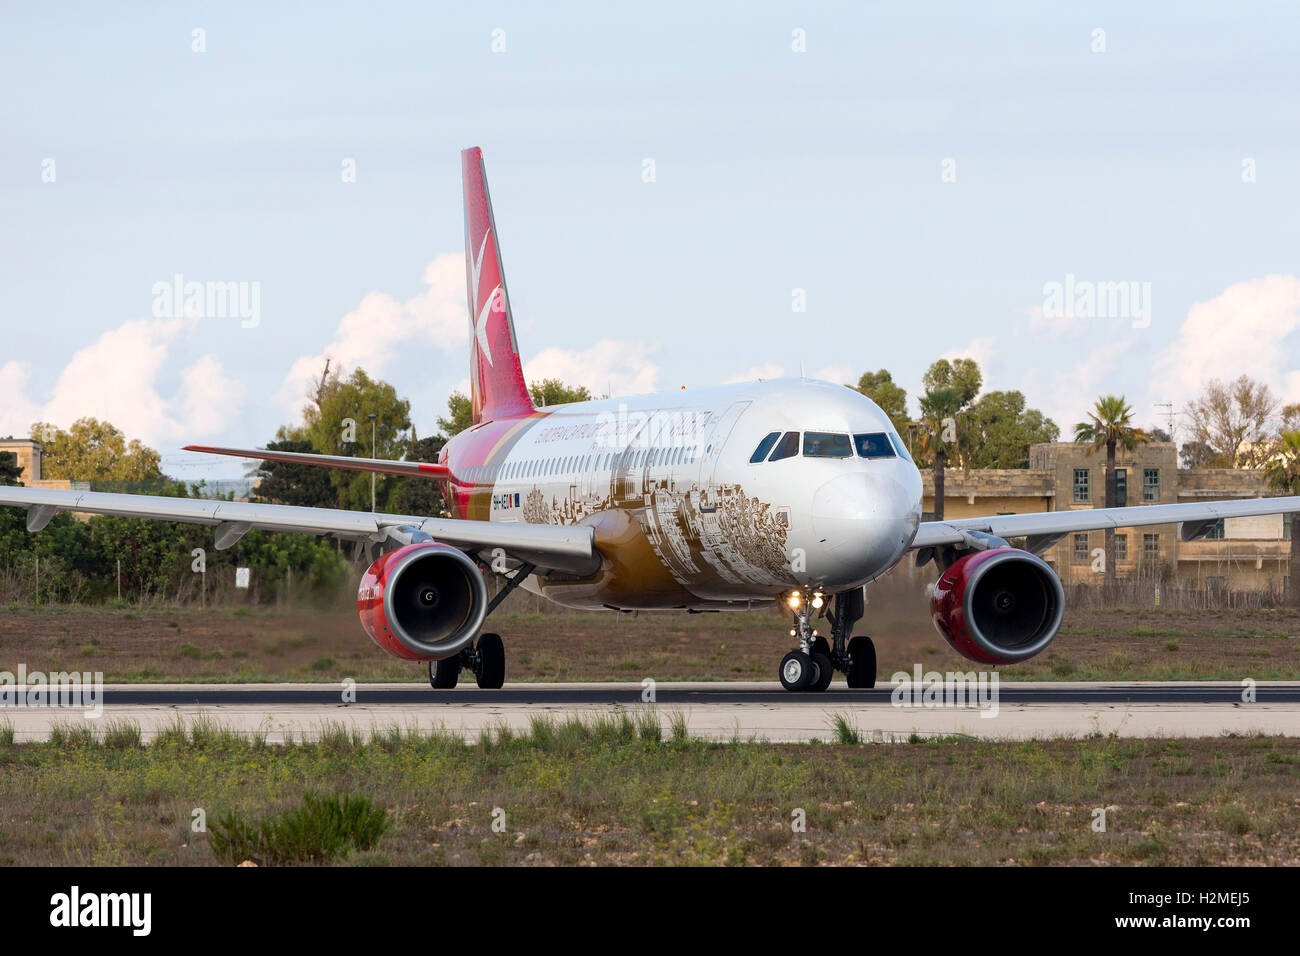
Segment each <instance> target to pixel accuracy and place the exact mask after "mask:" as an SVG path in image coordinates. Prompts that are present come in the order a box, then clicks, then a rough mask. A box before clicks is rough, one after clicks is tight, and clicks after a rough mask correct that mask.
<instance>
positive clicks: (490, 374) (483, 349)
mask: <svg viewBox="0 0 1300 956" xmlns="http://www.w3.org/2000/svg"><path fill="white" fill-rule="evenodd" d="M460 156H461V182H462V184H463V185H464V189H465V279H466V284H467V286H468V289H469V321H470V362H469V382H470V401H471V402H472V403H473V407H474V421H475V423H478V422H481V421H491V420H493V419H497V418H509V417H511V416H514V415H526V414H528V413H529V412H531V411H532V410H533V403H532V400H531V399H530V398H529V397H528V387H527V386H526V385H525V383H524V370H523V368H522V366H521V365H520V364H519V346H518V343H517V342H516V341H515V322H514V317H513V316H512V315H511V313H510V296H509V294H508V293H507V292H506V274H505V270H504V269H503V268H502V266H501V247H500V246H499V245H498V243H497V230H496V223H495V222H494V221H493V219H492V199H491V197H490V196H489V195H488V185H487V173H486V171H485V170H484V168H483V151H482V150H481V149H479V148H478V147H477V146H475V147H473V148H472V149H467V150H464V151H463V152H462V153H461V154H460Z"/></svg>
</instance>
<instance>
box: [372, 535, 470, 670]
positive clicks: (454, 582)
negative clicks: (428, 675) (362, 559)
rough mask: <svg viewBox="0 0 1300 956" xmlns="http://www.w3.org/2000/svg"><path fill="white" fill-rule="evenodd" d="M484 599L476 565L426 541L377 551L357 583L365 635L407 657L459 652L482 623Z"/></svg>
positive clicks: (462, 555)
mask: <svg viewBox="0 0 1300 956" xmlns="http://www.w3.org/2000/svg"><path fill="white" fill-rule="evenodd" d="M487 605H488V596H487V586H486V585H485V584H484V583H483V575H482V573H481V572H480V571H479V569H478V566H477V565H476V564H475V563H474V562H473V561H472V560H471V559H470V558H469V557H468V556H467V555H466V554H465V552H463V551H460V550H459V549H457V548H453V547H451V546H449V545H445V544H436V543H433V542H428V541H425V542H417V543H415V544H408V545H407V546H406V547H404V548H399V549H397V550H396V551H390V552H388V553H387V554H384V555H380V557H379V559H378V560H377V561H375V563H374V564H372V565H371V566H370V568H369V569H368V570H367V571H366V573H365V574H364V575H362V577H361V585H360V586H359V587H358V588H357V613H358V614H359V615H360V616H361V626H362V627H364V628H365V630H366V633H367V634H369V635H370V639H371V640H373V641H374V642H375V643H376V644H378V645H379V646H380V647H382V648H383V649H384V650H386V651H388V653H390V654H392V655H393V656H394V657H402V658H405V659H406V660H411V661H436V660H442V659H443V658H445V657H452V656H454V655H456V654H459V653H460V652H461V651H462V650H464V649H465V647H467V646H468V645H469V644H470V642H471V641H473V640H474V636H475V635H476V634H478V632H479V628H481V627H482V626H483V619H484V618H485V617H486V616H487Z"/></svg>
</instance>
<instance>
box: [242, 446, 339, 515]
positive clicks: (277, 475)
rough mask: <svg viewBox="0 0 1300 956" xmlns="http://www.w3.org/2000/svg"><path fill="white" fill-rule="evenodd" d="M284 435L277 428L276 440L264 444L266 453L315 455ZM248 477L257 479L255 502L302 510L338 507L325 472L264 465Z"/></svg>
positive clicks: (305, 467) (276, 463)
mask: <svg viewBox="0 0 1300 956" xmlns="http://www.w3.org/2000/svg"><path fill="white" fill-rule="evenodd" d="M288 434H289V432H288V429H285V428H281V429H280V430H279V431H278V432H277V433H276V440H275V441H269V442H267V443H266V448H267V451H296V452H314V451H316V449H315V448H313V447H312V444H311V442H309V441H307V440H306V439H305V438H290V437H288ZM249 474H250V476H251V477H256V478H257V479H258V482H257V487H256V493H255V496H254V500H255V501H268V502H273V503H275V504H281V505H301V506H303V507H306V508H336V507H338V501H339V496H338V492H337V491H336V490H335V488H334V485H333V484H332V483H331V481H330V471H329V469H328V468H321V467H319V466H316V465H291V464H288V463H287V462H279V461H264V462H262V463H261V464H259V465H258V466H257V467H256V468H254V469H253V470H252V471H251V472H250V473H249Z"/></svg>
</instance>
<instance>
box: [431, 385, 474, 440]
mask: <svg viewBox="0 0 1300 956" xmlns="http://www.w3.org/2000/svg"><path fill="white" fill-rule="evenodd" d="M473 424H474V406H473V405H472V404H471V403H470V400H469V396H468V395H463V394H461V393H460V392H452V393H451V394H450V395H448V396H447V417H446V418H439V419H438V429H439V431H441V432H442V433H443V434H444V435H446V436H447V437H448V438H451V437H452V436H453V435H459V434H460V433H461V432H463V431H464V430H465V429H467V428H469V426H471V425H473Z"/></svg>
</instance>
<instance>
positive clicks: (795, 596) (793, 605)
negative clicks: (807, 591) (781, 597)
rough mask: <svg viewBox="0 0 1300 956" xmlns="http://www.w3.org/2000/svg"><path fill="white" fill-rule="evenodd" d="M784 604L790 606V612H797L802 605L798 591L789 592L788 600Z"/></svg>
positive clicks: (801, 597) (801, 596) (801, 598)
mask: <svg viewBox="0 0 1300 956" xmlns="http://www.w3.org/2000/svg"><path fill="white" fill-rule="evenodd" d="M786 603H787V604H789V605H790V610H792V611H797V610H799V605H800V604H801V603H803V595H802V594H800V593H799V592H798V591H791V592H790V598H789V600H788V601H787V602H786Z"/></svg>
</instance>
